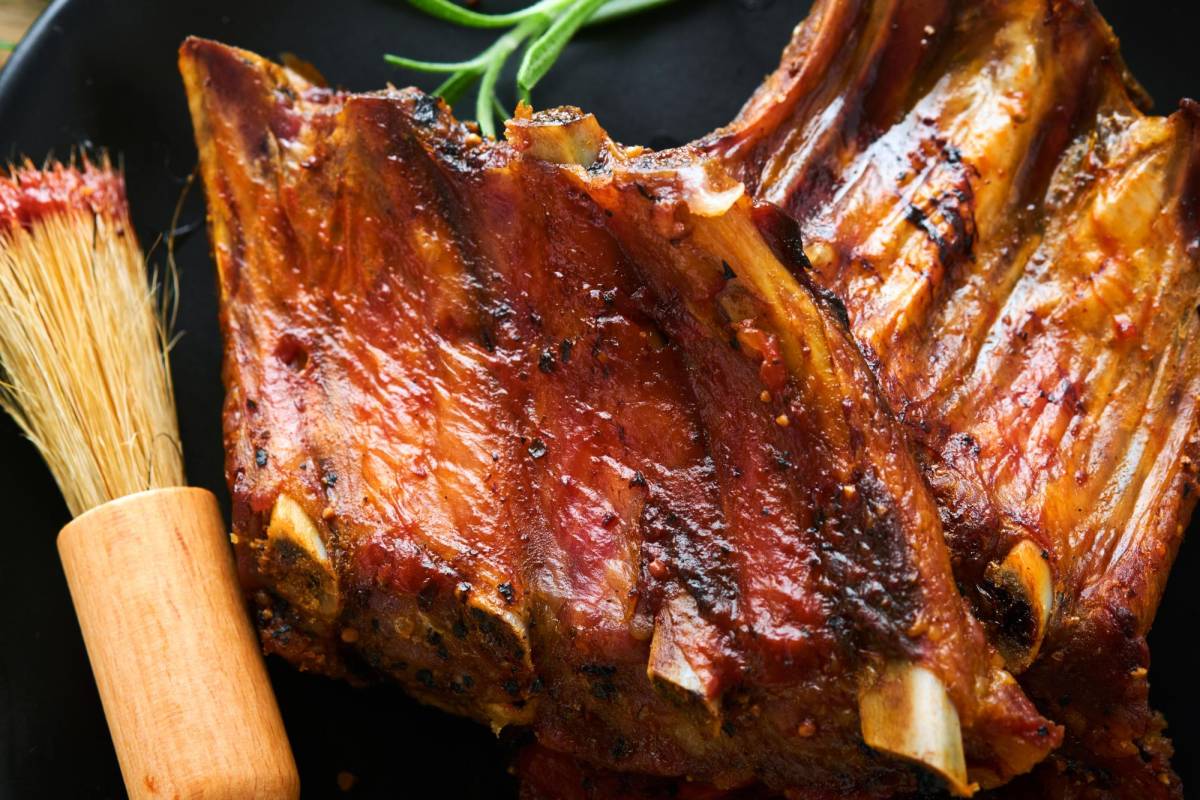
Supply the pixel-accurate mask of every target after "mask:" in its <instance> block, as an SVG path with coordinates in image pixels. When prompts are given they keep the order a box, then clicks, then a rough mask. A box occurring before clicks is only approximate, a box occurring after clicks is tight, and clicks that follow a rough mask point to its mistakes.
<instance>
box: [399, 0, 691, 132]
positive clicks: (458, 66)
mask: <svg viewBox="0 0 1200 800" xmlns="http://www.w3.org/2000/svg"><path fill="white" fill-rule="evenodd" d="M408 2H409V3H410V4H411V5H413V6H416V7H417V8H418V9H420V10H421V11H424V12H425V13H427V14H430V15H432V16H435V17H437V18H439V19H443V20H446V21H447V22H451V23H454V24H455V25H461V26H463V27H468V28H508V29H509V30H508V31H506V32H505V33H504V34H503V35H502V36H500V38H498V39H497V40H496V41H495V42H493V43H492V45H491V46H490V47H488V48H487V49H486V50H484V51H483V52H481V53H479V54H478V55H477V56H475V57H474V58H469V59H467V60H466V61H445V62H441V61H420V60H418V59H414V58H404V57H403V56H396V55H386V56H384V58H385V59H386V60H387V61H388V63H390V64H393V65H395V66H397V67H402V68H404V69H410V70H415V71H417V72H434V73H445V74H448V75H449V77H448V78H446V80H445V81H443V82H442V84H441V85H440V86H439V87H438V88H437V89H435V90H434V92H433V93H434V94H436V95H439V96H441V97H443V98H444V99H445V100H446V102H447V103H450V104H453V103H455V102H456V101H457V100H458V99H459V98H460V97H462V95H463V94H464V93H465V92H466V91H467V90H468V89H470V88H471V87H472V86H473V85H475V83H477V82H478V84H479V88H478V90H477V94H476V97H475V120H476V121H477V122H478V123H479V130H480V132H481V133H483V135H484V136H495V135H496V116H495V115H496V114H497V113H499V115H500V117H501V118H504V117H506V116H508V112H507V111H505V110H504V104H503V103H502V102H501V101H500V98H499V97H498V96H497V94H496V83H497V82H498V81H499V79H500V73H501V71H502V70H503V69H504V65H505V64H506V63H507V62H508V59H509V58H510V57H511V56H512V54H513V53H515V52H516V51H517V50H518V49H520V48H521V47H522V46H523V47H524V48H525V51H524V53H523V54H522V57H521V65H520V67H518V69H517V94H518V96H519V97H520V98H521V99H522V100H524V101H525V102H527V103H528V102H530V96H531V93H532V92H533V88H534V87H535V86H536V85H537V84H538V81H540V80H541V79H542V78H543V77H545V75H546V73H547V72H549V71H550V68H551V67H553V66H554V62H555V61H557V60H558V57H559V56H560V55H562V51H563V48H565V47H566V46H567V42H569V41H571V39H572V38H573V37H574V36H575V34H576V33H578V31H579V29H580V28H582V27H584V26H588V25H598V24H601V23H605V22H610V21H612V20H614V19H619V18H621V17H625V16H629V15H630V14H637V13H640V12H642V11H647V10H649V9H651V8H656V7H658V6H662V5H666V4H667V3H670V2H673V0H539V1H538V2H536V3H533V4H532V5H530V6H527V7H525V8H523V9H521V10H519V11H512V12H510V13H507V14H483V13H480V12H478V11H472V10H471V9H469V8H463V7H462V6H459V5H456V4H454V3H452V2H450V0H408Z"/></svg>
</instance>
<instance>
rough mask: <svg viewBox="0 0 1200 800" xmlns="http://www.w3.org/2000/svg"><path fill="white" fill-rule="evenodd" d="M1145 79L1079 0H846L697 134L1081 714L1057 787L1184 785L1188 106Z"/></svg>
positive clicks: (997, 631) (1193, 287) (1057, 706)
mask: <svg viewBox="0 0 1200 800" xmlns="http://www.w3.org/2000/svg"><path fill="white" fill-rule="evenodd" d="M1140 100H1141V94H1140V90H1139V89H1138V88H1137V87H1136V86H1135V85H1134V84H1133V83H1132V80H1131V79H1130V78H1129V77H1128V76H1127V75H1126V74H1125V73H1124V70H1123V65H1122V63H1121V61H1120V58H1119V55H1118V52H1117V44H1116V41H1115V38H1114V37H1113V36H1112V33H1111V31H1110V30H1109V28H1108V27H1107V25H1106V24H1105V23H1104V21H1103V20H1102V19H1101V18H1100V17H1099V15H1098V13H1097V12H1096V11H1095V9H1094V7H1093V6H1092V5H1091V3H1090V2H1086V1H1085V0H1072V1H1067V0H1014V1H1013V2H948V1H946V0H861V1H860V0H832V1H831V2H819V3H818V4H817V5H816V7H815V8H814V10H813V13H812V15H811V16H810V17H809V19H808V20H806V21H805V22H804V23H803V24H802V25H801V27H800V28H798V29H797V32H796V35H795V38H794V40H793V42H792V44H791V45H790V46H789V48H788V50H787V51H786V52H785V54H784V57H783V62H782V64H781V67H780V69H779V71H778V72H776V73H775V74H774V75H772V76H771V77H770V78H769V79H768V80H767V82H766V83H765V84H764V85H763V86H762V88H761V89H760V90H759V91H758V92H757V93H756V94H755V96H754V97H753V98H752V99H751V100H750V101H749V103H748V104H747V105H746V107H745V109H744V110H743V111H742V113H741V115H740V116H739V117H738V119H737V120H735V121H734V122H733V123H732V124H731V125H730V126H729V127H728V128H727V129H724V130H721V131H718V132H717V133H716V134H714V135H712V136H711V137H709V138H708V139H707V140H705V141H704V142H703V143H702V146H703V147H704V148H705V149H706V150H707V151H708V152H711V153H713V154H715V155H718V156H720V157H721V158H722V160H723V161H724V162H725V163H726V164H727V165H728V166H729V168H730V170H731V171H732V172H733V173H734V174H735V175H737V176H738V177H739V178H740V179H742V180H744V181H745V182H746V184H747V186H748V187H749V188H750V189H751V190H752V192H753V194H754V196H755V197H756V198H757V199H759V200H761V201H765V202H770V203H773V204H776V205H777V206H778V207H779V208H781V209H782V210H783V212H784V213H785V214H786V215H788V216H789V217H790V218H792V219H793V220H795V221H796V223H798V225H799V227H800V230H801V232H802V237H803V241H804V247H805V251H806V253H807V255H808V257H809V260H810V261H811V271H809V272H808V273H807V274H809V275H810V276H811V279H812V280H813V281H814V282H815V283H816V284H817V285H819V286H821V287H823V288H825V289H827V290H829V291H831V292H832V293H834V294H835V295H836V296H837V297H838V298H839V299H840V300H841V301H842V302H843V303H844V304H845V308H846V311H847V315H848V317H849V321H850V325H851V329H852V330H853V333H854V336H855V338H856V340H857V341H858V343H859V344H860V346H861V347H862V349H863V351H864V353H865V354H866V355H867V357H868V358H869V359H870V361H871V363H872V366H873V369H874V372H875V374H876V375H877V376H878V378H879V380H880V384H881V386H882V387H883V390H884V393H885V394H886V396H887V398H888V400H889V401H890V403H891V406H892V408H893V409H895V411H896V413H897V415H898V416H899V418H901V419H902V420H903V421H904V423H905V424H906V426H907V428H908V429H909V435H910V438H911V440H912V441H913V442H914V445H915V447H916V449H917V453H918V457H919V458H920V460H921V462H922V464H923V466H924V471H925V474H926V476H927V478H928V480H929V482H930V484H931V485H932V486H933V489H934V492H935V495H936V496H937V499H938V502H939V505H940V507H941V510H942V517H943V520H944V523H945V527H946V536H947V541H948V543H949V545H950V548H951V551H952V554H953V558H954V569H955V575H956V577H957V578H958V582H959V585H960V586H961V587H963V589H964V591H965V592H966V594H967V596H968V598H969V599H970V601H971V602H972V604H973V606H974V608H975V609H976V611H977V613H978V614H979V615H980V617H981V618H982V619H983V621H984V622H985V623H986V624H987V625H988V626H989V630H990V633H991V638H992V639H993V640H994V641H996V642H997V644H998V646H999V647H1000V649H1001V651H1002V652H1003V653H1004V655H1005V656H1006V661H1007V664H1008V666H1009V668H1010V669H1011V670H1013V671H1014V672H1022V671H1023V674H1021V676H1020V680H1021V682H1022V684H1023V685H1024V686H1025V687H1026V688H1027V690H1028V691H1029V692H1030V693H1031V695H1032V696H1033V697H1034V698H1035V700H1036V701H1037V702H1038V704H1039V707H1040V708H1042V710H1043V711H1045V712H1046V713H1047V715H1048V716H1050V717H1051V718H1053V719H1055V720H1058V721H1060V722H1062V723H1064V724H1065V725H1066V727H1067V731H1068V745H1067V747H1065V748H1064V749H1063V751H1062V752H1061V754H1060V755H1059V756H1057V757H1055V758H1054V759H1052V760H1051V763H1049V764H1048V765H1047V766H1046V768H1045V769H1043V770H1042V775H1041V777H1042V778H1044V779H1045V780H1047V781H1048V782H1049V785H1052V786H1053V789H1052V790H1051V789H1045V790H1044V791H1046V792H1048V793H1050V794H1051V796H1089V797H1090V796H1122V797H1135V796H1136V797H1151V796H1175V795H1177V794H1178V793H1179V787H1178V785H1177V781H1176V780H1175V778H1174V777H1173V775H1172V774H1171V772H1170V770H1169V766H1168V763H1167V759H1168V757H1169V755H1170V746H1169V744H1168V743H1167V742H1166V740H1165V739H1164V738H1162V736H1161V732H1162V728H1163V721H1162V719H1161V717H1159V716H1158V715H1156V714H1154V713H1153V712H1151V711H1150V710H1149V708H1148V707H1147V700H1146V698H1147V683H1146V680H1147V678H1146V676H1147V669H1146V668H1147V666H1148V661H1149V654H1148V652H1147V649H1146V645H1145V634H1146V632H1147V630H1148V629H1149V627H1150V624H1151V622H1152V621H1153V618H1154V613H1155V610H1156V608H1157V604H1158V601H1159V598H1160V596H1161V594H1162V589H1163V586H1164V583H1165V581H1166V578H1167V574H1168V571H1169V568H1170V565H1171V562H1172V560H1173V558H1174V555H1175V552H1176V549H1177V547H1178V545H1179V541H1180V538H1181V536H1182V533H1183V531H1184V529H1185V527H1186V523H1187V520H1188V517H1189V516H1190V513H1191V510H1192V507H1193V505H1194V502H1195V483H1196V479H1195V475H1196V461H1195V460H1196V458H1197V446H1198V444H1200V437H1198V435H1197V430H1196V419H1197V397H1198V391H1200V342H1198V336H1197V334H1198V333H1200V330H1198V328H1200V317H1198V316H1197V314H1196V308H1197V303H1198V302H1200V269H1198V266H1200V239H1198V228H1197V217H1196V202H1197V199H1198V198H1197V190H1198V187H1200V182H1198V180H1197V179H1198V178H1200V166H1198V164H1200V158H1198V157H1200V135H1198V132H1197V125H1198V123H1200V108H1198V107H1197V106H1196V105H1195V104H1193V103H1191V102H1188V101H1185V103H1184V104H1183V107H1182V108H1181V109H1180V110H1179V111H1178V112H1177V113H1176V114H1174V115H1172V116H1170V117H1167V118H1158V117H1148V116H1145V115H1144V114H1143V113H1142V112H1141V111H1140V110H1139V103H1140ZM1021 791H1023V792H1025V793H1026V794H1025V795H1020V792H1021ZM1033 791H1034V790H1033V789H1031V788H1024V789H1021V790H1018V791H1017V794H1018V795H1019V796H1028V793H1030V792H1033Z"/></svg>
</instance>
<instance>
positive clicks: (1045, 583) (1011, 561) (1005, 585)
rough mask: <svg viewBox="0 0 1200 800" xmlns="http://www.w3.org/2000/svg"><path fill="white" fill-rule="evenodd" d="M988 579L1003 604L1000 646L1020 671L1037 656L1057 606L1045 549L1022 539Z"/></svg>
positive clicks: (1012, 667) (1010, 665)
mask: <svg viewBox="0 0 1200 800" xmlns="http://www.w3.org/2000/svg"><path fill="white" fill-rule="evenodd" d="M987 580H988V582H989V583H990V584H992V587H993V589H994V590H995V591H996V592H997V593H998V596H999V602H1000V603H1001V604H1003V607H1002V609H1001V611H1002V617H1001V618H1002V620H1003V622H1002V625H1003V629H1002V631H1001V635H1000V636H998V637H997V647H998V649H999V650H1000V653H1001V655H1003V656H1004V660H1005V662H1006V665H1007V666H1008V668H1009V669H1010V670H1012V671H1014V672H1020V671H1021V670H1023V669H1025V668H1026V667H1028V666H1029V665H1030V664H1031V663H1032V662H1033V659H1034V658H1035V657H1036V656H1037V654H1038V650H1039V649H1040V648H1041V646H1042V639H1043V638H1044V637H1045V635H1046V628H1047V626H1048V625H1049V623H1050V614H1051V612H1052V611H1053V606H1054V578H1053V576H1052V575H1051V573H1050V564H1049V563H1048V562H1047V561H1046V558H1045V557H1044V556H1043V555H1042V548H1041V547H1039V546H1038V545H1037V544H1035V543H1034V542H1033V541H1031V540H1029V539H1022V540H1021V541H1020V542H1018V543H1017V544H1016V545H1015V546H1014V547H1013V548H1012V549H1011V550H1009V551H1008V555H1007V556H1005V557H1004V561H1002V562H1001V563H1000V564H998V565H997V564H993V565H992V566H991V567H989V568H988V570H987Z"/></svg>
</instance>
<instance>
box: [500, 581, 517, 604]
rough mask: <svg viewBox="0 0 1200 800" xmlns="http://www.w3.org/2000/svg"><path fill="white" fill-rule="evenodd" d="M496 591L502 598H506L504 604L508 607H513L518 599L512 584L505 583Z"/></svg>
mask: <svg viewBox="0 0 1200 800" xmlns="http://www.w3.org/2000/svg"><path fill="white" fill-rule="evenodd" d="M496 591H497V592H499V593H500V596H501V597H503V598H504V603H505V604H506V605H510V606H511V605H512V602H513V600H514V599H515V598H516V592H514V591H513V585H512V584H511V583H509V582H508V581H505V582H504V583H502V584H500V585H499V586H497V587H496Z"/></svg>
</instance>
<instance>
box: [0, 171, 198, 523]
mask: <svg viewBox="0 0 1200 800" xmlns="http://www.w3.org/2000/svg"><path fill="white" fill-rule="evenodd" d="M0 183H2V185H0V407H3V408H4V410H5V411H7V412H8V413H9V414H10V415H11V416H12V417H13V419H15V420H16V422H17V424H18V425H19V426H20V427H21V429H22V430H23V431H24V432H25V434H26V435H27V436H28V437H29V439H30V440H32V441H33V443H34V444H35V445H36V446H37V448H38V449H39V450H40V451H41V454H42V456H43V457H44V458H45V460H46V463H47V464H48V465H49V467H50V470H51V472H53V473H54V478H55V480H56V481H58V485H59V488H60V489H61V490H62V493H63V497H64V498H65V499H66V502H67V506H68V507H69V508H70V511H71V514H72V515H74V516H78V515H79V514H82V513H83V512H84V511H87V510H88V509H90V508H93V507H94V506H97V505H100V504H102V503H105V502H107V501H109V500H112V499H115V498H117V497H123V496H125V495H127V494H132V493H134V492H139V491H142V490H145V489H151V488H159V487H167V486H178V485H182V484H183V481H184V477H183V460H182V456H181V451H180V445H179V430H178V425H177V423H176V419H175V403H174V397H173V391H172V387H171V377H170V369H169V368H168V363H167V350H168V348H169V341H168V338H167V332H166V325H165V323H164V321H163V315H162V313H161V312H162V308H161V307H160V304H159V302H158V300H157V298H158V296H159V293H158V291H157V287H156V286H155V285H153V283H151V282H149V281H148V276H147V273H146V268H145V262H144V260H143V257H142V253H141V250H140V249H139V247H138V244H137V241H136V237H135V236H134V234H133V228H132V226H131V225H130V224H129V217H128V211H127V209H126V206H125V201H124V185H123V182H122V179H121V177H120V175H119V174H117V173H115V172H113V171H112V169H111V167H109V165H108V164H107V163H106V162H105V163H102V164H101V165H100V166H99V167H96V166H93V165H91V164H87V163H84V165H83V166H82V167H80V168H74V167H63V166H61V165H56V166H53V167H50V168H47V169H46V170H36V169H34V168H32V167H30V166H27V167H24V168H21V169H19V170H15V171H14V172H13V173H12V175H11V176H10V177H9V178H0ZM2 201H8V202H7V204H6V203H5V202H2ZM14 203H15V205H14Z"/></svg>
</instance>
